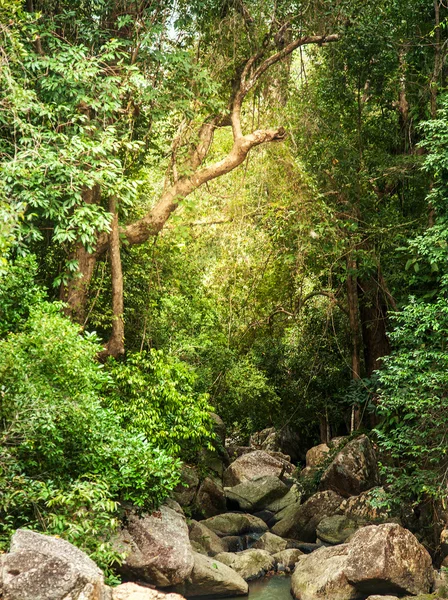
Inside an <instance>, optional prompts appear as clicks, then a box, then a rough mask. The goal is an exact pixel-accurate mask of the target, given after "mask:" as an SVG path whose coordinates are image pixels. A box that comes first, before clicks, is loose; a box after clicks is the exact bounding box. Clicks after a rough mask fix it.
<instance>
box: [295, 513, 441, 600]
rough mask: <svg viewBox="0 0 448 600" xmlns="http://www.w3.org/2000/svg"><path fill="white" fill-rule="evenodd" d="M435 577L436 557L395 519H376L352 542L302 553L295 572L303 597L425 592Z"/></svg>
mask: <svg viewBox="0 0 448 600" xmlns="http://www.w3.org/2000/svg"><path fill="white" fill-rule="evenodd" d="M433 581H434V572H433V568H432V564H431V557H430V556H429V554H428V552H427V551H426V550H425V548H424V547H423V546H422V545H421V544H420V543H419V542H418V541H417V539H416V538H415V537H414V536H413V535H412V533H411V532H410V531H408V530H406V529H403V528H402V527H400V525H397V524H395V523H386V524H384V525H378V526H376V525H371V526H368V527H364V528H363V529H360V530H359V531H357V532H356V533H355V534H354V535H353V537H352V538H351V540H350V542H349V543H347V544H341V545H339V546H332V547H328V548H321V549H319V550H316V551H315V552H313V553H312V554H309V555H306V556H303V557H302V558H300V560H299V562H298V563H297V565H296V569H295V571H294V575H293V577H292V581H291V584H292V592H293V595H294V597H295V598H298V599H299V600H327V598H329V597H331V598H332V599H334V598H335V599H336V600H350V599H355V598H365V597H366V596H368V595H369V594H384V595H387V594H391V595H395V594H396V595H399V596H402V595H406V594H413V595H417V594H425V593H428V592H429V591H430V590H431V588H432V584H433Z"/></svg>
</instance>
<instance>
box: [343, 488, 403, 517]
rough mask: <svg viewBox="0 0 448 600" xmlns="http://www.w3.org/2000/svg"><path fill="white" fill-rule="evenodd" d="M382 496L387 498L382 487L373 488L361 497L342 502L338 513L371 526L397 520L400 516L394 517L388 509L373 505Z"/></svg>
mask: <svg viewBox="0 0 448 600" xmlns="http://www.w3.org/2000/svg"><path fill="white" fill-rule="evenodd" d="M381 496H383V497H385V496H386V493H385V491H384V489H383V488H381V487H376V488H372V489H371V490H368V491H366V492H363V493H362V494H360V495H359V496H351V497H350V498H346V499H345V500H344V501H343V502H342V504H341V506H340V507H339V508H338V510H337V513H338V514H341V515H345V516H346V517H349V518H351V519H354V520H356V521H358V522H361V523H369V524H378V523H384V522H386V521H390V520H391V519H396V518H397V517H398V515H394V514H393V513H392V512H390V511H389V510H387V509H386V508H376V507H374V506H373V505H372V500H373V498H378V497H381Z"/></svg>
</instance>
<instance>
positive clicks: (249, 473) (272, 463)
mask: <svg viewBox="0 0 448 600" xmlns="http://www.w3.org/2000/svg"><path fill="white" fill-rule="evenodd" d="M285 471H286V465H285V461H282V460H279V459H278V458H274V457H273V456H271V455H270V454H268V453H267V452H264V451H263V450H254V452H249V453H248V454H243V455H242V456H240V457H239V458H237V459H236V460H235V461H234V462H233V463H231V464H230V466H229V467H228V468H227V469H226V470H225V471H224V475H223V482H224V485H225V486H226V487H233V486H235V485H238V484H239V483H243V481H250V480H251V479H255V478H256V477H262V476H267V475H269V476H271V477H279V478H281V477H282V475H283V474H284V473H285Z"/></svg>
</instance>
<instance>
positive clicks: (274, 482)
mask: <svg viewBox="0 0 448 600" xmlns="http://www.w3.org/2000/svg"><path fill="white" fill-rule="evenodd" d="M224 492H225V495H226V499H227V506H228V507H229V508H232V509H234V510H244V511H249V512H254V511H256V510H260V509H262V508H265V507H266V506H268V505H269V504H271V503H272V502H274V501H275V500H278V499H279V498H282V497H283V496H285V495H286V494H287V493H288V488H287V487H286V485H285V484H284V483H283V482H282V481H280V479H279V478H278V477H273V476H271V475H266V476H262V477H257V478H256V479H252V480H251V481H244V482H243V483H240V484H238V485H236V486H234V487H231V488H224Z"/></svg>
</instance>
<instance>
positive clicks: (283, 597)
mask: <svg viewBox="0 0 448 600" xmlns="http://www.w3.org/2000/svg"><path fill="white" fill-rule="evenodd" d="M290 587H291V577H289V576H288V575H274V576H273V577H264V578H263V579H256V580H255V581H251V582H250V583H249V596H248V598H249V600H292V598H291V592H290ZM244 598H247V596H233V597H232V598H227V599H226V600H244Z"/></svg>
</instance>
